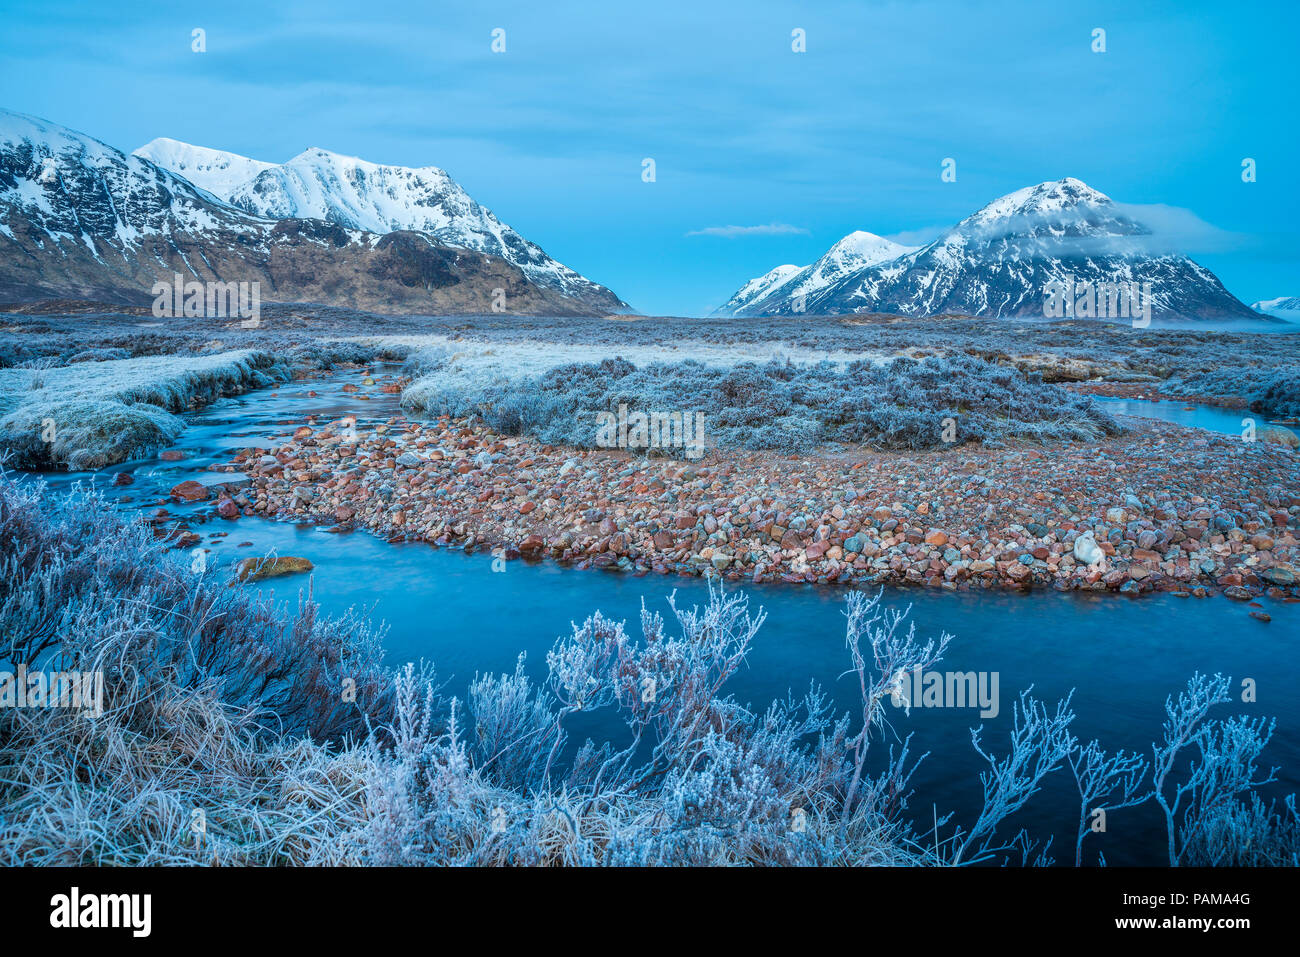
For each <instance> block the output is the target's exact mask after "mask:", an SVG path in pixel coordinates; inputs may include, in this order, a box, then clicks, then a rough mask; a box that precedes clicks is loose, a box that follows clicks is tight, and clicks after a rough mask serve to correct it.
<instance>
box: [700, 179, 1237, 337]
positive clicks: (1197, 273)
mask: <svg viewBox="0 0 1300 957" xmlns="http://www.w3.org/2000/svg"><path fill="white" fill-rule="evenodd" d="M857 235H859V234H853V236H857ZM867 235H868V236H869V235H870V234H867ZM851 238H852V236H850V237H846V238H845V240H841V241H840V243H837V244H836V247H838V246H840V245H841V244H843V243H845V242H846V241H848V240H849V239H851ZM873 238H878V237H873ZM882 242H887V241H883V240H882ZM836 247H832V249H831V251H830V252H828V253H827V257H830V256H831V255H832V253H834V252H835V249H836ZM870 248H877V249H879V250H880V251H879V255H880V256H881V257H884V256H888V255H889V254H890V252H892V250H890V249H888V248H886V247H870ZM827 257H823V259H826V258H827ZM868 258H869V257H868ZM818 262H819V263H820V262H822V260H819V261H818ZM816 265H817V264H814V267H815V266H816ZM814 267H809V268H810V269H811V268H814ZM769 275H771V274H769ZM1071 277H1072V278H1073V279H1074V281H1075V282H1076V283H1085V282H1092V283H1103V282H1139V283H1142V282H1149V283H1150V284H1151V285H1150V289H1151V306H1152V315H1153V317H1154V318H1157V319H1170V318H1202V317H1211V316H1215V317H1219V316H1226V317H1242V318H1244V317H1248V316H1250V314H1251V313H1250V310H1249V309H1248V308H1247V307H1246V306H1245V305H1244V304H1243V303H1241V302H1240V301H1239V300H1237V299H1236V298H1235V297H1234V296H1233V295H1232V294H1231V293H1229V292H1228V291H1227V290H1226V289H1225V288H1224V287H1223V284H1222V283H1221V282H1219V280H1218V278H1217V277H1216V276H1215V275H1214V274H1213V273H1211V272H1210V271H1209V270H1208V269H1205V268H1204V267H1203V266H1200V265H1199V264H1197V263H1195V262H1193V261H1192V260H1191V259H1188V258H1187V257H1186V256H1182V255H1177V254H1173V253H1170V252H1168V251H1167V250H1162V249H1159V248H1158V247H1157V246H1156V244H1155V242H1154V236H1153V234H1152V231H1151V230H1150V229H1148V228H1147V227H1146V226H1144V225H1143V224H1142V223H1140V222H1137V221H1136V220H1134V219H1133V218H1131V217H1130V216H1128V215H1127V214H1126V213H1125V212H1124V211H1123V210H1121V209H1120V208H1119V207H1118V206H1116V204H1115V203H1114V202H1113V201H1112V200H1111V199H1110V197H1108V196H1106V195H1104V194H1103V193H1100V192H1098V191H1097V190H1095V189H1093V188H1091V187H1090V186H1088V185H1087V184H1086V183H1083V182H1081V181H1080V180H1077V179H1072V178H1067V179H1062V180H1059V181H1054V182H1046V183H1040V184H1038V185H1037V186H1030V187H1026V188H1024V189H1020V190H1016V191H1015V192H1013V193H1009V194H1007V195H1006V196H1003V197H1001V198H999V199H996V200H994V201H993V202H991V203H989V204H988V205H987V206H985V207H984V208H982V209H980V210H978V211H977V212H975V213H974V214H972V215H971V216H968V217H967V218H966V219H963V220H962V221H961V222H959V223H957V224H956V225H955V226H954V227H953V228H952V229H950V230H949V231H948V232H947V233H945V234H944V235H943V236H941V237H939V238H938V239H936V240H935V241H934V242H931V243H929V244H927V245H925V246H922V247H920V248H917V249H911V250H903V251H901V252H899V253H898V254H897V255H893V256H890V257H889V258H887V259H886V258H880V259H877V260H876V261H875V262H866V263H864V264H862V265H855V264H854V263H853V262H852V261H851V260H846V262H845V268H844V269H842V270H840V271H838V272H836V271H835V270H828V271H827V272H826V273H825V274H824V275H823V276H822V277H821V278H822V280H824V281H818V282H816V283H812V284H810V285H809V286H808V288H806V289H798V288H796V286H797V284H796V283H795V282H794V281H793V277H791V278H787V279H786V280H785V281H784V282H782V283H781V284H780V285H779V286H773V287H772V288H771V289H770V290H769V291H768V292H766V293H765V294H763V295H762V297H761V298H759V299H754V298H752V297H751V299H750V300H749V301H748V302H747V303H744V304H742V305H740V306H739V307H738V308H734V309H728V308H727V307H725V306H724V307H723V309H724V310H726V311H725V313H723V314H728V315H740V316H757V315H793V314H797V313H800V312H806V313H809V314H813V315H842V314H847V313H870V312H878V313H893V314H898V315H905V316H921V315H940V314H948V313H954V314H961V315H972V316H990V317H1010V316H1025V317H1039V318H1042V317H1043V305H1044V301H1045V299H1046V297H1047V290H1048V286H1049V284H1050V283H1053V282H1055V281H1069V279H1070V278H1071ZM764 278H765V277H764ZM809 278H810V279H811V278H813V277H811V276H810V277H809ZM761 282H762V279H760V280H753V281H752V282H751V283H750V284H747V287H748V286H750V285H753V284H754V283H761ZM747 287H746V288H747ZM742 292H743V289H742ZM800 292H802V293H803V294H804V295H803V297H802V300H801V299H800V297H799V293H800ZM740 296H741V293H740V292H738V293H737V294H736V296H734V297H733V300H735V299H737V298H739V297H740ZM728 306H730V303H728ZM800 306H802V307H803V308H802V309H800V308H799V307H800ZM721 311H722V310H720V312H721Z"/></svg>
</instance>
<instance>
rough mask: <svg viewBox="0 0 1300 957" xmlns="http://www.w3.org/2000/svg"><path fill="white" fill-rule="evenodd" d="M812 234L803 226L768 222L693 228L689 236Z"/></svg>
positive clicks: (732, 237)
mask: <svg viewBox="0 0 1300 957" xmlns="http://www.w3.org/2000/svg"><path fill="white" fill-rule="evenodd" d="M800 234H802V235H804V236H809V235H812V234H811V232H810V231H809V230H807V229H804V228H803V227H802V226H791V225H789V224H788V223H768V224H767V225H766V226H705V227H704V228H703V229H692V230H691V231H690V232H689V233H687V234H686V235H687V236H722V237H724V238H726V239H735V238H737V237H739V236H791V235H800Z"/></svg>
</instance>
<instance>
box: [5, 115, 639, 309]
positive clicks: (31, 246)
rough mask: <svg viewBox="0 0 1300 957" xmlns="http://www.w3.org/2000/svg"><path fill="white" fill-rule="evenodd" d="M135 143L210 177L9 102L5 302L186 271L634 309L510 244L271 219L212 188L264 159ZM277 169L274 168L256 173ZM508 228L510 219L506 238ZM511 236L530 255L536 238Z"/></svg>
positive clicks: (376, 298)
mask: <svg viewBox="0 0 1300 957" xmlns="http://www.w3.org/2000/svg"><path fill="white" fill-rule="evenodd" d="M140 152H141V154H145V153H147V154H149V155H152V156H157V157H159V158H161V159H165V160H166V161H167V162H170V163H174V164H175V165H178V166H182V167H185V168H187V169H189V171H190V172H191V173H192V174H193V175H196V176H198V178H199V179H201V180H203V181H204V182H205V183H206V184H207V186H208V187H210V188H201V187H199V186H196V185H195V184H193V183H191V182H190V181H189V180H188V179H185V178H184V177H182V176H181V175H179V174H177V173H175V172H172V171H169V170H166V169H163V168H162V167H160V166H158V165H156V164H155V163H154V162H153V160H151V159H149V158H148V157H147V156H145V155H134V154H133V155H126V154H123V153H122V152H120V151H118V150H116V149H114V148H113V147H111V146H108V145H107V144H105V143H102V142H100V141H99V140H96V139H94V138H93V137H90V136H86V135H84V134H81V133H77V132H75V131H73V130H70V129H67V128H66V127H62V126H59V125H57V124H55V123H50V122H48V121H45V120H41V119H38V118H36V117H32V116H26V115H24V114H20V113H14V112H10V111H3V110H0V302H15V301H29V300H32V299H48V298H76V299H90V300H97V301H101V302H109V303H132V304H136V303H139V304H145V303H148V302H151V301H152V300H153V295H152V293H151V290H152V288H153V287H154V286H155V285H156V284H157V283H158V282H165V283H170V282H172V281H174V277H175V276H176V275H177V274H180V275H182V276H184V277H187V279H189V278H192V279H196V280H199V281H205V282H229V281H241V282H257V283H260V284H261V286H262V295H263V300H264V301H279V302H328V303H332V304H335V305H343V306H349V307H352V308H357V309H368V310H371V311H380V312H382V311H389V312H400V313H427V314H435V315H437V314H452V313H465V312H471V313H482V312H487V311H488V310H489V309H491V308H493V307H494V305H495V302H494V300H493V296H494V293H493V290H495V289H509V290H510V295H509V299H508V309H509V311H511V312H525V313H530V314H534V315H575V314H576V315H588V314H595V315H600V314H607V313H608V312H609V311H611V310H613V309H618V308H620V307H623V308H626V306H625V304H624V303H622V301H621V300H619V299H618V298H617V297H616V296H614V294H613V293H611V292H610V291H609V290H607V289H605V288H604V287H602V286H597V285H595V284H594V283H588V282H587V281H586V280H583V279H582V278H581V277H579V276H577V274H576V273H575V274H572V277H571V276H570V275H567V274H565V273H564V272H562V271H561V270H562V269H563V267H559V266H558V264H556V263H553V262H550V261H549V260H548V261H546V262H547V263H549V265H550V266H551V267H552V276H553V277H558V280H557V281H558V282H560V283H561V284H563V285H565V288H566V289H568V290H572V292H567V291H564V290H562V289H557V288H554V287H546V286H544V285H543V284H542V283H540V282H537V281H535V280H533V279H531V278H530V277H529V276H528V275H527V274H526V273H524V272H523V271H522V270H521V269H520V267H519V266H518V265H516V264H515V263H513V262H511V261H510V260H507V259H506V258H505V257H504V256H500V255H491V254H489V253H487V252H480V251H477V250H474V249H471V248H466V247H465V245H463V244H453V243H451V242H448V241H447V240H446V239H445V238H443V237H441V236H439V235H435V234H434V233H432V232H425V231H416V230H392V231H386V232H382V233H380V232H370V231H367V230H365V229H364V228H363V227H362V226H360V225H359V221H364V220H359V219H358V218H352V219H349V218H347V217H342V216H338V217H335V218H334V219H333V220H332V221H326V220H324V219H318V218H271V217H270V216H267V215H263V214H261V213H260V212H257V211H250V210H247V209H241V208H239V207H237V206H234V205H232V204H230V203H227V202H225V201H224V200H223V199H221V198H220V197H219V196H218V195H216V193H215V192H214V190H217V191H226V190H227V189H228V188H229V184H230V182H231V181H232V180H233V179H234V178H236V177H238V176H239V175H240V174H241V172H243V171H246V170H249V169H254V168H261V167H262V165H263V164H256V166H250V165H249V164H250V163H254V164H255V163H256V161H250V160H247V158H246V157H238V156H234V155H233V154H224V155H223V154H218V153H216V152H215V151H204V150H199V149H196V148H191V147H188V146H186V145H185V144H180V143H176V142H174V141H155V142H154V143H152V144H150V146H149V147H147V148H142V149H141V151H140ZM272 169H278V167H270V168H261V169H260V172H258V173H257V176H259V177H260V176H262V175H264V174H266V173H267V172H270V171H271V170H272ZM255 178H256V177H255ZM236 189H238V187H236ZM466 200H467V201H468V198H467V197H466ZM498 225H499V224H498ZM511 235H512V234H510V233H509V231H508V230H504V229H503V230H502V231H501V233H500V236H499V238H500V239H501V240H502V241H508V240H509V238H510V236H511ZM516 239H517V241H518V243H520V244H523V245H524V246H525V248H524V253H525V254H527V253H528V252H529V248H528V247H530V246H531V244H524V243H523V240H522V239H518V238H517V237H516ZM531 248H532V249H535V248H536V247H531ZM537 255H539V256H542V257H543V258H544V254H541V252H540V250H537ZM544 265H545V264H544ZM584 284H585V285H584Z"/></svg>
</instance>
